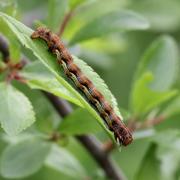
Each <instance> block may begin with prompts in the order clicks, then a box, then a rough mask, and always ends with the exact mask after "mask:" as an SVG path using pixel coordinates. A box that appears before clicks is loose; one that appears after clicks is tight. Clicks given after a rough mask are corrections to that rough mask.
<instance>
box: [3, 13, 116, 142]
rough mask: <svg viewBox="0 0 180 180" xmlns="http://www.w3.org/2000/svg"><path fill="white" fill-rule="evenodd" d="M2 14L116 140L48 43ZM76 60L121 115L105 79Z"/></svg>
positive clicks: (27, 46) (19, 36)
mask: <svg viewBox="0 0 180 180" xmlns="http://www.w3.org/2000/svg"><path fill="white" fill-rule="evenodd" d="M0 16H1V17H2V18H3V20H4V21H5V22H6V23H7V24H8V26H9V27H10V29H11V30H12V31H13V33H15V34H16V36H17V38H18V39H19V41H20V42H21V43H22V44H23V45H24V46H25V47H26V48H28V49H30V50H31V51H32V52H33V53H34V55H35V56H36V57H37V58H38V59H39V60H40V61H41V62H43V63H44V65H45V66H46V67H47V68H48V69H49V71H51V72H52V73H53V74H54V76H55V77H56V78H57V80H58V81H59V83H60V84H62V85H63V86H64V87H66V88H67V89H68V90H69V91H70V92H71V93H72V94H73V95H74V96H75V97H77V99H78V100H79V101H80V102H81V104H82V106H83V107H85V108H86V109H87V110H88V111H89V112H90V113H91V114H92V115H93V116H94V117H95V119H96V120H97V121H98V122H99V123H100V125H101V126H102V127H103V128H104V129H105V130H106V132H107V133H108V134H109V135H110V137H111V138H112V139H113V140H114V138H113V136H112V133H111V132H110V131H109V130H108V129H107V128H106V127H105V125H104V123H103V120H102V119H101V117H100V116H99V114H98V113H97V112H96V111H95V110H94V109H93V108H92V107H91V105H90V104H89V103H88V102H87V101H86V100H85V98H84V97H82V95H81V94H80V93H79V92H78V91H77V90H76V89H75V88H73V87H74V86H72V85H71V84H70V83H69V81H67V80H66V78H64V73H62V71H61V69H60V66H59V65H58V63H57V62H56V59H55V57H54V56H53V55H52V54H50V53H48V51H47V50H46V49H47V45H45V44H44V43H43V42H41V41H40V40H36V41H33V40H32V39H31V38H30V35H31V34H32V32H33V31H32V30H31V29H29V28H28V27H26V26H25V25H23V24H22V23H20V22H18V21H17V20H15V19H14V18H12V17H10V16H7V15H5V14H3V13H0ZM73 58H74V61H75V63H76V64H78V65H79V66H80V68H81V70H82V71H83V72H84V73H85V75H89V76H88V77H89V79H91V80H92V82H93V83H94V85H95V86H96V87H97V89H98V90H100V91H101V92H102V94H104V96H105V97H107V100H109V102H110V104H112V106H113V107H114V110H115V112H116V113H117V114H118V115H120V113H119V110H118V106H117V102H116V100H115V98H114V96H113V95H112V94H111V92H110V91H109V90H108V88H107V86H106V85H105V84H104V81H103V80H102V79H101V78H100V77H99V76H98V75H97V74H96V73H95V72H94V71H93V70H92V69H91V68H90V67H89V66H87V65H86V64H85V63H84V62H83V61H82V60H79V59H77V58H75V57H73Z"/></svg>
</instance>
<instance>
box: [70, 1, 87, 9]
mask: <svg viewBox="0 0 180 180" xmlns="http://www.w3.org/2000/svg"><path fill="white" fill-rule="evenodd" d="M69 1H70V2H69V6H70V8H71V9H75V8H76V7H77V6H79V5H81V4H82V3H84V2H86V1H87V0H69Z"/></svg>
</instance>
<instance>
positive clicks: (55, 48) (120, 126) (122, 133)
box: [31, 27, 133, 146]
mask: <svg viewBox="0 0 180 180" xmlns="http://www.w3.org/2000/svg"><path fill="white" fill-rule="evenodd" d="M31 38H32V39H36V38H40V39H43V40H44V41H45V42H46V43H47V45H48V48H49V50H50V51H51V52H52V53H53V54H55V55H56V56H57V61H58V63H59V64H60V65H61V66H62V67H63V70H64V73H65V74H66V76H67V77H68V78H70V79H71V80H72V81H73V82H74V84H75V85H76V87H77V88H78V89H80V91H81V92H83V94H84V95H85V96H86V98H87V99H88V101H89V102H90V103H91V104H92V105H93V106H94V107H95V109H96V110H97V112H98V113H99V114H100V116H101V117H102V119H103V120H104V121H105V123H106V124H107V126H108V128H109V130H110V131H112V132H114V137H115V139H116V140H118V141H119V143H120V144H122V145H124V146H127V145H128V144H130V143H131V142H132V140H133V138H132V134H131V132H130V131H129V129H128V128H127V127H126V126H125V124H124V123H123V122H122V120H121V119H120V117H119V116H117V115H116V114H115V112H114V110H113V108H112V106H111V105H110V104H109V102H107V101H106V100H105V98H104V96H103V95H102V93H101V92H99V91H98V90H97V89H96V87H95V86H94V84H93V83H92V81H90V80H89V79H88V77H86V76H85V75H84V74H83V73H82V71H81V69H80V68H79V67H78V66H77V65H76V64H75V63H74V61H73V58H72V56H71V55H70V53H69V52H68V51H67V49H66V48H65V46H64V45H63V43H62V42H61V41H60V39H59V37H58V36H57V35H56V34H53V33H52V32H51V31H50V30H49V29H47V28H44V27H39V28H37V30H36V31H35V32H33V34H32V35H31Z"/></svg>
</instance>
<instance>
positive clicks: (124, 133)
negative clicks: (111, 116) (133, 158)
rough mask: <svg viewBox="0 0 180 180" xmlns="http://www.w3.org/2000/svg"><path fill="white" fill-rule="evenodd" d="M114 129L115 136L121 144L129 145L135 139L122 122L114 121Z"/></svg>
mask: <svg viewBox="0 0 180 180" xmlns="http://www.w3.org/2000/svg"><path fill="white" fill-rule="evenodd" d="M112 130H113V132H114V137H115V139H116V141H117V142H119V144H122V145H123V146H127V145H129V144H130V143H131V142H132V141H133V137H132V134H131V132H130V131H129V129H128V128H127V127H126V126H125V125H124V124H123V123H122V122H120V121H119V122H118V121H114V122H113V123H112Z"/></svg>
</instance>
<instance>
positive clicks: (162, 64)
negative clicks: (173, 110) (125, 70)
mask: <svg viewBox="0 0 180 180" xmlns="http://www.w3.org/2000/svg"><path fill="white" fill-rule="evenodd" d="M178 61H179V55H178V48H177V44H176V42H175V41H174V39H173V38H171V37H170V36H161V37H160V38H158V39H157V40H155V41H154V42H153V43H152V44H151V46H150V47H149V48H148V49H147V50H146V52H145V54H144V55H143V58H142V60H141V62H140V65H139V68H138V70H137V74H136V78H139V77H141V75H142V74H144V73H145V72H147V71H148V72H151V73H152V74H153V77H154V79H153V81H152V82H151V85H150V87H151V88H152V89H153V90H161V91H164V90H168V89H169V88H170V87H171V86H172V85H173V84H174V82H175V80H176V79H177V74H178V67H179V64H178V63H179V62H178Z"/></svg>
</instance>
